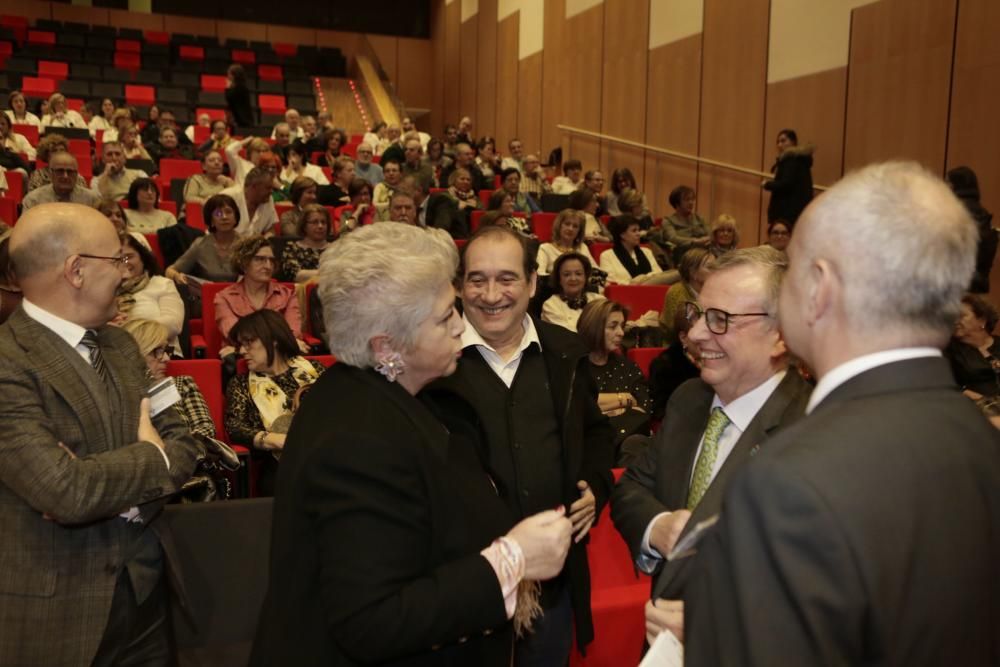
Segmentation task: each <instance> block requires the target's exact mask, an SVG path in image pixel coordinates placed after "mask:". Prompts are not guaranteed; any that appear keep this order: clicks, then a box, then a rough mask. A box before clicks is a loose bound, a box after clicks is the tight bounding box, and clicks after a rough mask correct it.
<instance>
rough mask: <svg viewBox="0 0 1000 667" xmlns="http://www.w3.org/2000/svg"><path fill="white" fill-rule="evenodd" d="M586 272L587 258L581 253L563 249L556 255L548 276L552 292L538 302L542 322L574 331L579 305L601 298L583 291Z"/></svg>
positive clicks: (587, 266)
mask: <svg viewBox="0 0 1000 667" xmlns="http://www.w3.org/2000/svg"><path fill="white" fill-rule="evenodd" d="M590 272H591V264H590V260H589V259H587V257H585V256H584V255H581V254H580V253H576V252H567V253H565V254H563V255H560V256H559V258H558V259H557V260H556V261H555V265H554V266H553V267H552V275H551V277H550V278H549V281H550V283H551V286H552V291H553V295H552V296H550V297H549V298H548V299H546V300H545V303H544V304H542V321H544V322H550V323H552V324H558V325H559V326H561V327H564V328H566V329H569V330H570V331H576V325H577V322H578V321H579V319H580V313H582V312H583V307H584V306H586V305H587V304H588V303H590V302H591V301H597V300H600V299H603V298H604V297H603V296H601V295H600V294H596V293H594V292H588V291H586V290H587V283H589V282H590Z"/></svg>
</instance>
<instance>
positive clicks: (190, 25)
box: [163, 14, 216, 36]
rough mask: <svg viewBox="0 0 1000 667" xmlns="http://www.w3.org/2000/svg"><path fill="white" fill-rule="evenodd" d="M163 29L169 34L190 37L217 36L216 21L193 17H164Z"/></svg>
mask: <svg viewBox="0 0 1000 667" xmlns="http://www.w3.org/2000/svg"><path fill="white" fill-rule="evenodd" d="M163 29H164V30H166V31H167V32H179V33H184V34H188V35H208V36H214V35H215V34H216V33H215V21H213V20H211V19H199V18H194V17H191V16H172V15H169V14H167V15H164V17H163Z"/></svg>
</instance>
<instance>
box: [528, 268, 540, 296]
mask: <svg viewBox="0 0 1000 667" xmlns="http://www.w3.org/2000/svg"><path fill="white" fill-rule="evenodd" d="M536 289H538V271H532V272H531V277H530V278H528V290H529V296H531V297H532V298H533V297H534V296H535V290H536Z"/></svg>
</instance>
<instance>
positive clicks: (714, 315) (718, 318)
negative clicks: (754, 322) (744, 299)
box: [684, 301, 771, 336]
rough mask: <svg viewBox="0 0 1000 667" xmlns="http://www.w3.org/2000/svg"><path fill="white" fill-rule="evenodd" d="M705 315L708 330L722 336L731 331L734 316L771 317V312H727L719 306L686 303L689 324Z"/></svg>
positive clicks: (686, 315)
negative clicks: (707, 306) (711, 306)
mask: <svg viewBox="0 0 1000 667" xmlns="http://www.w3.org/2000/svg"><path fill="white" fill-rule="evenodd" d="M702 315H704V316H705V325H706V326H707V327H708V330H709V331H711V332H712V333H714V334H715V335H717V336H721V335H723V334H725V333H726V332H727V331H729V322H730V320H732V319H733V318H734V317H770V316H771V314H770V313H727V312H726V311H724V310H721V309H719V308H706V309H705V310H702V309H701V308H700V307H699V306H698V304H696V303H693V302H691V301H686V302H685V303H684V318H685V319H686V320H687V321H688V324H690V325H691V326H694V325H695V323H696V322H697V321H698V320H700V319H701V316H702Z"/></svg>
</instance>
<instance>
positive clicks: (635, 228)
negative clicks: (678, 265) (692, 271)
mask: <svg viewBox="0 0 1000 667" xmlns="http://www.w3.org/2000/svg"><path fill="white" fill-rule="evenodd" d="M608 228H609V229H610V231H611V237H612V238H613V239H614V245H613V246H612V247H611V248H610V249H608V250H605V251H604V252H603V253H601V268H602V269H603V270H604V271H606V272H607V274H608V281H609V282H613V283H618V284H620V285H672V284H673V283H675V282H677V281H678V280H680V278H681V276H680V274H679V273H678V272H677V271H673V270H671V271H664V270H663V269H661V268H660V265H659V264H657V263H656V258H654V257H653V251H651V250H650V249H649V248H643V247H641V246H640V245H639V241H640V240H641V238H642V237H641V235H640V231H639V221H638V220H636V219H635V218H634V217H632V216H631V215H620V216H618V217H617V218H612V220H611V223H610V224H609V225H608Z"/></svg>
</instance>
